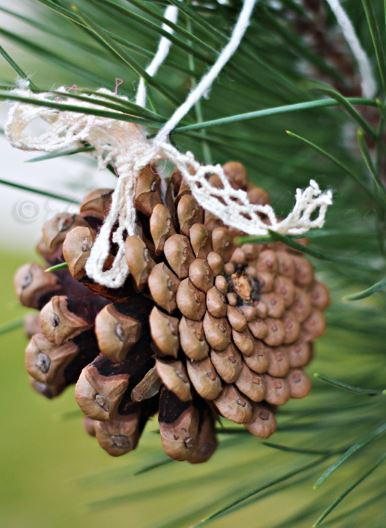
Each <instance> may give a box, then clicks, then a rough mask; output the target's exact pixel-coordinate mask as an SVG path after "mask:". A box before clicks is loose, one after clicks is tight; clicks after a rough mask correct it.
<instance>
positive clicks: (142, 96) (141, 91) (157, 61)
mask: <svg viewBox="0 0 386 528" xmlns="http://www.w3.org/2000/svg"><path fill="white" fill-rule="evenodd" d="M164 18H165V19H166V20H169V22H172V23H174V24H175V23H176V22H177V18H178V8H177V7H176V6H173V5H169V6H167V8H166V9H165V11H164ZM161 27H162V29H164V30H165V31H167V32H168V33H170V34H172V33H173V28H171V27H170V26H169V25H168V24H166V23H165V22H164V23H163V24H162V26H161ZM171 44H172V42H171V40H169V39H168V38H167V37H165V36H162V37H161V38H160V40H159V43H158V48H157V51H156V54H155V55H154V58H153V60H152V61H151V62H150V64H149V65H148V67H147V68H146V73H148V74H149V75H150V76H151V77H154V75H155V74H156V73H157V71H158V69H159V68H160V66H161V65H162V63H163V62H164V61H165V59H166V57H167V55H168V53H169V50H170V46H171ZM135 102H136V103H137V105H139V106H146V83H145V79H144V78H143V77H141V78H140V80H139V84H138V90H137V95H136V98H135Z"/></svg>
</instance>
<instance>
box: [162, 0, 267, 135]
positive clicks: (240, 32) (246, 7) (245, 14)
mask: <svg viewBox="0 0 386 528" xmlns="http://www.w3.org/2000/svg"><path fill="white" fill-rule="evenodd" d="M256 3H257V0H244V4H243V7H242V9H241V11H240V15H239V18H238V20H237V22H236V25H235V27H234V28H233V32H232V35H231V38H230V39H229V41H228V43H227V44H226V46H225V47H224V48H223V50H222V51H221V53H220V55H219V56H218V58H217V60H216V62H215V63H214V64H213V66H212V67H211V68H210V70H209V71H208V72H207V73H206V74H205V75H204V76H203V77H202V79H201V80H200V82H199V83H198V84H197V86H196V87H195V88H194V89H193V90H192V91H191V92H190V94H189V95H188V97H187V98H186V100H185V102H184V103H183V104H182V105H181V106H179V107H178V108H177V110H176V111H175V112H174V114H173V115H172V116H171V118H170V119H169V121H167V123H165V125H164V126H163V127H162V129H161V130H160V131H159V132H158V134H157V136H156V138H155V141H156V142H159V143H163V142H164V141H165V140H166V139H167V138H168V136H169V134H170V132H171V131H172V130H174V129H175V127H176V126H177V125H178V123H179V122H180V121H181V119H183V118H184V117H185V115H186V114H187V113H188V112H189V110H190V109H191V108H192V107H193V106H194V105H195V104H196V103H197V101H199V99H201V97H202V96H203V95H204V94H206V93H207V92H208V90H209V89H210V87H211V86H212V84H213V82H214V81H215V80H216V79H217V77H218V75H219V73H220V72H221V70H222V69H223V67H224V66H225V64H226V63H227V62H228V61H229V59H230V58H231V57H232V55H233V54H234V53H235V51H236V50H237V48H238V47H239V45H240V42H241V39H242V38H243V36H244V34H245V32H246V30H247V27H248V25H249V22H250V19H251V16H252V11H253V8H254V7H255V5H256Z"/></svg>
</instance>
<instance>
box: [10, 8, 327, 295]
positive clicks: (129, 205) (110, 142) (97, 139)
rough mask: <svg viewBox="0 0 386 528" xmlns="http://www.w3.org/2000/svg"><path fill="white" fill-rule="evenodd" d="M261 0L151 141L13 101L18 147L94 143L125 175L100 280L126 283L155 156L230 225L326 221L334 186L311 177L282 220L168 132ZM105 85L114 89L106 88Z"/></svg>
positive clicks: (98, 256)
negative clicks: (33, 130)
mask: <svg viewBox="0 0 386 528" xmlns="http://www.w3.org/2000/svg"><path fill="white" fill-rule="evenodd" d="M256 1H257V0H245V1H244V4H243V7H242V10H241V12H240V15H239V18H238V20H237V23H236V25H235V27H234V30H233V32H232V35H231V38H230V40H229V42H228V43H227V45H226V46H225V48H224V49H223V50H222V52H221V53H220V55H219V57H218V58H217V60H216V62H215V63H214V65H213V66H212V68H211V69H210V70H209V71H208V73H207V74H206V75H204V77H203V78H202V79H201V81H200V82H199V83H198V84H197V86H196V87H195V89H194V90H193V91H192V92H191V93H190V94H189V95H188V97H187V99H186V101H185V102H184V103H183V105H181V107H179V108H178V109H177V110H176V111H175V112H174V114H173V115H172V116H171V118H170V119H169V121H168V122H167V123H166V124H165V126H164V127H163V128H162V129H161V130H160V132H159V133H158V134H157V136H156V137H155V138H154V140H149V139H148V138H147V137H146V133H145V130H144V129H143V128H142V127H141V126H139V125H136V124H134V123H128V122H125V121H119V120H114V119H109V118H105V117H96V116H92V115H87V114H82V113H76V112H70V111H60V110H56V109H51V108H47V107H44V106H34V105H32V104H25V103H19V102H18V103H15V104H14V105H13V106H12V108H11V110H10V113H9V118H8V122H7V124H6V129H5V130H6V134H7V136H8V138H9V140H10V142H11V143H12V144H13V145H14V146H15V147H17V148H20V149H24V150H40V151H46V152H51V151H53V150H57V149H63V148H68V147H76V146H81V145H82V144H83V143H88V144H90V145H91V146H92V147H94V151H93V152H94V154H95V156H96V158H97V160H98V165H99V167H106V166H107V165H108V164H111V165H112V166H113V167H114V168H115V170H116V172H117V175H118V181H117V185H116V188H115V190H114V193H113V196H112V204H111V209H110V211H109V213H108V215H107V217H106V219H105V221H104V223H103V225H102V227H101V229H100V231H99V233H98V236H97V237H96V240H95V243H94V245H93V247H92V250H91V254H90V257H89V259H88V261H87V264H86V272H87V275H88V276H89V277H90V278H91V279H93V280H94V281H95V282H97V283H99V284H102V285H104V286H107V287H109V288H118V287H120V286H122V285H123V284H124V282H125V280H126V278H127V276H128V274H129V269H128V265H127V262H126V258H125V249H124V239H125V236H126V234H129V235H131V234H134V233H135V231H136V227H135V226H136V212H135V208H134V204H133V199H134V192H135V184H136V179H137V176H138V174H139V171H140V170H141V169H142V168H143V167H145V166H146V165H147V164H148V163H156V162H158V161H161V160H169V161H170V162H172V163H173V164H174V165H175V166H176V167H177V168H178V169H179V170H180V172H181V174H182V176H183V177H184V178H185V180H186V181H187V183H188V184H189V186H190V188H191V191H192V194H193V196H194V198H195V199H196V200H197V202H198V203H199V204H200V205H201V206H202V207H203V208H204V209H206V210H207V211H210V212H211V213H213V214H214V215H216V216H217V217H218V218H220V219H221V220H222V221H223V222H224V224H226V225H228V226H230V227H233V228H235V229H237V230H239V231H241V232H244V233H247V234H250V235H258V236H261V235H267V234H268V233H269V230H273V231H276V232H279V233H282V234H290V235H302V234H304V233H306V232H307V231H308V230H309V229H312V228H315V227H322V226H323V225H324V221H325V215H326V210H327V207H328V206H329V205H331V203H332V193H331V191H329V190H327V191H325V192H321V190H320V189H319V186H318V184H317V183H316V182H315V181H313V180H311V182H310V185H309V187H307V188H306V189H305V190H303V191H302V190H301V189H297V191H296V196H295V205H294V208H293V210H292V211H291V212H290V213H289V214H288V216H287V217H286V218H284V219H282V220H279V219H278V218H277V216H276V214H275V212H274V210H273V208H272V207H271V206H270V205H256V204H252V203H251V202H250V201H249V199H248V195H247V193H246V192H245V191H243V190H241V189H234V188H233V187H232V186H231V185H230V184H229V182H228V180H227V177H226V176H225V173H224V170H223V168H222V167H221V165H201V164H200V163H199V162H198V161H197V160H196V159H195V157H194V155H193V154H192V153H191V152H186V153H181V152H180V151H179V150H178V149H176V148H175V147H174V146H173V145H171V144H170V143H169V141H168V134H169V133H170V132H171V131H172V130H173V128H174V127H175V126H176V125H177V124H178V122H179V121H180V120H181V119H182V118H183V117H184V116H185V115H186V114H187V113H188V112H189V110H190V109H191V108H192V106H193V105H194V104H195V103H196V102H197V101H198V100H199V99H200V97H202V96H203V94H204V93H205V92H206V91H207V90H208V89H209V88H210V86H211V85H212V83H213V81H214V80H215V79H216V77H217V76H218V74H219V72H220V71H221V69H222V68H223V67H224V65H225V64H226V62H227V61H228V60H229V59H230V57H231V56H232V55H233V53H234V52H235V51H236V49H237V47H238V45H239V44H240V41H241V39H242V37H243V35H244V33H245V31H246V29H247V27H248V24H249V21H250V17H251V15H252V11H253V8H254V5H255V3H256ZM174 14H175V13H174ZM169 15H170V13H169ZM172 15H173V13H172ZM173 16H174V15H173ZM165 56H166V54H165V53H164V57H165ZM59 91H61V92H62V93H63V96H59V98H60V100H61V102H65V103H68V104H71V105H77V106H79V109H80V110H81V109H82V108H84V106H85V105H86V106H88V107H95V108H100V107H99V106H98V107H97V106H96V105H95V103H93V98H94V96H92V95H90V96H89V97H88V99H89V101H87V102H86V103H83V102H82V106H80V105H79V102H78V101H77V100H76V99H74V98H72V97H71V92H70V91H68V90H66V89H65V88H60V89H59ZM141 91H142V92H141V98H142V100H144V99H145V98H146V91H145V94H144V93H143V89H142V88H141ZM99 92H100V93H105V94H107V93H110V92H108V91H107V90H104V89H101V90H100V91H99ZM17 93H19V95H24V96H28V97H29V98H34V99H38V100H39V101H40V102H44V101H47V102H52V100H53V99H55V98H56V99H57V98H58V96H57V95H54V94H52V93H40V94H36V93H32V92H30V91H27V90H18V91H17ZM36 119H40V120H42V121H43V123H45V125H46V127H47V130H45V131H44V132H42V133H41V134H40V135H35V134H34V135H32V136H31V135H29V134H28V130H27V128H28V127H29V125H31V124H32V122H34V121H35V120H36ZM210 175H217V176H218V177H219V179H220V181H221V184H222V186H221V187H220V188H219V187H215V186H213V185H212V184H211V183H210V182H209V181H208V176H210ZM111 240H112V241H113V242H114V243H115V244H116V245H117V248H118V250H117V253H116V255H115V257H114V259H113V263H112V265H111V267H110V268H109V269H107V270H105V269H104V266H105V263H106V260H107V258H108V256H109V254H110V250H111Z"/></svg>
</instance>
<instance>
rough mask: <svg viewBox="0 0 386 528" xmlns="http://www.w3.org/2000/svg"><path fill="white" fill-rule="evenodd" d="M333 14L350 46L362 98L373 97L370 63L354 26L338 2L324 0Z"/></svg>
mask: <svg viewBox="0 0 386 528" xmlns="http://www.w3.org/2000/svg"><path fill="white" fill-rule="evenodd" d="M326 2H327V3H328V5H329V6H330V8H331V11H332V12H333V13H334V15H335V18H336V20H337V22H338V24H339V26H340V27H341V29H342V33H343V35H344V37H345V39H346V41H347V44H348V45H349V46H350V48H351V51H352V54H353V55H354V57H355V60H356V61H357V64H358V69H359V73H360V76H361V87H362V93H363V95H364V97H374V95H375V93H376V91H377V83H376V81H375V78H374V74H373V69H372V66H371V62H370V60H369V58H368V56H367V54H366V52H365V50H364V49H363V48H362V45H361V43H360V42H359V39H358V37H357V34H356V33H355V29H354V26H353V24H352V22H351V20H350V19H349V17H348V15H347V13H346V11H345V10H344V9H343V7H342V4H341V3H340V1H339V0H326Z"/></svg>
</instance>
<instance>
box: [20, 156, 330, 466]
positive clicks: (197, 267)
mask: <svg viewBox="0 0 386 528" xmlns="http://www.w3.org/2000/svg"><path fill="white" fill-rule="evenodd" d="M224 170H225V173H226V174H227V176H228V178H229V180H230V182H231V184H232V185H233V186H234V187H235V188H241V189H244V190H246V191H247V192H248V195H249V199H250V200H251V201H252V202H253V203H260V204H264V203H267V202H268V195H267V193H266V192H265V191H263V190H262V189H259V188H256V187H250V186H249V185H248V183H247V177H246V171H245V169H244V167H243V166H242V165H241V164H240V163H237V162H229V163H227V164H225V165H224ZM211 182H212V183H213V184H214V185H219V181H218V180H217V179H216V178H215V177H211ZM111 193H112V191H111V190H110V189H97V190H95V191H93V192H92V193H90V194H89V195H88V196H86V198H85V199H84V200H83V202H82V204H81V206H80V210H79V214H69V213H61V214H58V215H56V216H55V217H54V218H52V219H51V220H50V221H48V222H47V223H46V224H45V225H44V228H43V235H42V240H41V242H40V243H39V245H38V248H37V249H38V252H39V253H40V254H41V256H43V258H44V259H45V262H46V263H45V264H44V267H46V266H47V265H53V264H57V263H59V262H62V261H63V260H65V261H66V262H67V264H68V268H67V269H61V270H57V271H55V272H48V273H46V272H44V271H43V268H44V267H41V266H39V265H37V264H27V265H25V266H23V267H22V268H20V269H19V270H18V272H17V273H16V276H15V285H16V290H17V293H18V296H19V298H20V301H21V302H22V304H23V305H25V306H28V307H31V308H35V309H37V310H40V314H39V317H38V318H32V317H29V318H28V321H27V324H26V329H27V333H28V335H29V336H30V338H31V339H30V342H29V344H28V346H27V350H26V368H27V371H28V373H29V376H30V379H31V383H32V385H33V387H34V388H35V389H36V390H37V391H38V392H40V393H42V394H44V395H45V396H47V397H49V398H51V397H54V396H57V395H58V394H60V393H61V392H62V391H63V390H64V389H65V388H66V387H67V386H68V385H70V384H73V383H75V384H76V385H75V398H76V401H77V403H78V405H79V407H80V408H81V410H82V411H83V413H84V414H85V429H86V431H87V432H88V433H89V434H91V435H94V436H96V438H97V440H98V442H99V444H100V445H101V446H102V447H103V448H104V449H105V450H106V451H107V452H109V453H110V454H111V455H113V456H118V455H122V454H124V453H126V452H128V451H130V450H132V449H134V448H135V447H136V446H137V443H138V440H139V437H140V435H141V432H142V430H143V428H144V426H145V424H146V422H147V420H148V419H149V418H150V417H151V416H152V415H154V414H156V413H158V421H159V430H160V437H161V441H162V445H163V448H164V450H165V452H166V453H167V454H168V455H169V456H170V457H172V458H174V459H176V460H187V461H189V462H192V463H197V462H203V461H206V460H207V459H208V458H209V457H210V456H211V455H212V454H213V452H214V451H215V449H216V445H217V443H216V435H215V423H216V420H217V418H218V417H220V416H222V417H224V418H227V419H228V420H230V421H232V422H234V423H237V424H243V425H244V426H245V427H246V428H247V430H248V431H249V432H250V433H251V434H253V435H255V436H257V437H260V438H267V437H269V436H270V435H271V434H272V433H273V432H274V431H275V429H276V419H275V413H276V411H277V409H278V407H279V406H280V405H284V404H285V403H286V402H287V401H288V400H289V399H290V398H302V397H304V396H306V395H307V393H308V392H309V390H310V387H311V384H310V380H309V378H308V376H307V374H306V373H305V372H304V370H303V369H304V367H305V366H306V365H307V364H308V363H309V361H310V360H311V357H312V346H313V341H314V340H315V339H316V338H317V337H319V336H320V335H321V334H322V333H323V331H324V328H325V322H324V316H323V310H324V309H325V308H326V307H327V305H328V291H327V289H326V287H325V286H324V285H323V284H322V283H320V282H317V280H316V279H315V277H314V272H313V268H312V265H311V264H310V263H309V262H308V261H307V260H306V259H305V258H304V257H303V256H302V255H301V254H300V253H297V252H295V251H293V250H292V249H290V248H288V247H287V246H285V245H283V244H281V243H272V244H266V245H252V244H244V245H242V246H236V245H235V244H234V238H235V236H236V235H238V234H240V233H237V232H236V231H234V230H232V229H230V228H228V227H226V226H224V225H223V224H222V223H221V222H220V221H219V220H218V219H217V218H216V217H215V216H214V215H213V214H211V213H208V212H205V211H203V210H202V209H201V208H200V207H199V206H198V204H197V203H196V201H195V200H194V198H193V197H192V195H191V192H190V190H189V187H188V186H187V184H186V182H185V181H184V180H182V179H181V177H180V175H179V174H178V173H174V174H173V175H172V177H171V178H170V179H169V180H168V183H167V186H166V188H165V189H162V190H161V180H160V177H159V175H158V173H157V170H156V168H155V167H154V166H150V165H149V166H147V167H145V168H144V169H143V170H142V171H141V173H140V175H139V177H138V181H137V184H136V191H135V207H136V210H137V234H136V235H134V236H127V238H126V241H125V251H126V258H127V262H128V266H129V269H130V276H129V277H128V279H127V280H126V282H125V284H124V285H123V286H122V287H121V288H119V289H108V288H105V287H103V286H100V285H99V284H96V283H94V282H93V281H92V280H90V279H89V278H88V277H87V275H86V272H85V264H86V261H87V258H88V256H89V254H90V250H91V248H92V245H93V242H94V240H95V237H96V235H97V233H98V229H99V228H100V226H101V225H102V222H103V219H104V218H105V216H106V214H107V212H108V210H109V207H110V202H111ZM114 250H115V248H114V245H112V247H111V259H112V258H113V254H114ZM108 265H109V263H108V262H107V264H106V266H107V267H108Z"/></svg>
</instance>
